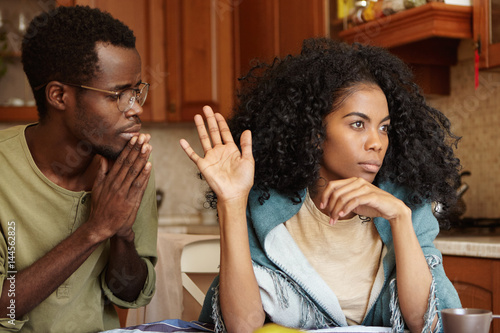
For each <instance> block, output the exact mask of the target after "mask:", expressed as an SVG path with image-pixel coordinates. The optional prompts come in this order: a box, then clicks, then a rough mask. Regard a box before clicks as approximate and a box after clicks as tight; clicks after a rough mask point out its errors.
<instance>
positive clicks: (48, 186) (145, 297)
mask: <svg viewBox="0 0 500 333" xmlns="http://www.w3.org/2000/svg"><path fill="white" fill-rule="evenodd" d="M28 126H29V125H28ZM26 127H27V126H16V127H12V128H9V129H6V130H2V131H0V227H1V230H2V236H3V237H0V283H3V281H4V280H5V279H8V283H7V284H6V287H8V288H9V292H12V293H13V294H15V288H16V285H15V274H14V273H10V272H14V271H21V270H23V269H24V268H26V267H29V266H30V265H31V264H33V263H34V262H35V261H36V260H38V259H40V258H41V257H42V256H43V255H44V254H46V253H47V252H49V251H50V250H51V249H52V248H54V247H55V246H56V245H57V244H59V243H60V242H61V241H62V240H64V239H66V238H67V237H68V236H69V235H70V234H71V233H73V232H74V231H75V230H76V229H77V228H78V227H79V226H81V225H82V224H83V223H85V221H87V219H88V216H89V213H90V204H91V200H90V196H91V192H85V191H82V192H73V191H69V190H66V189H64V188H62V187H60V186H58V185H56V184H54V183H53V182H51V181H50V180H49V179H48V178H47V177H45V176H44V175H43V174H42V172H41V171H40V170H39V169H38V167H37V166H36V164H35V162H34V160H33V158H32V156H31V154H30V151H29V149H28V145H27V143H26V138H25V135H24V131H25V128H26ZM55 149H56V148H55ZM157 226H158V215H157V210H156V196H155V185H154V175H153V174H152V175H151V178H150V181H149V184H148V187H147V190H146V193H145V194H144V197H143V200H142V203H141V207H140V208H139V212H138V214H137V219H136V221H135V223H134V226H133V229H134V232H135V245H136V249H137V252H138V254H139V256H140V257H141V258H143V260H144V261H145V262H146V264H147V267H148V278H147V280H146V283H145V285H144V288H143V290H142V292H141V293H140V295H139V297H138V298H137V300H136V301H135V302H132V303H130V302H125V301H123V300H120V299H118V298H117V297H115V296H114V295H113V294H112V292H111V291H110V290H109V288H108V287H107V285H106V282H105V277H104V275H105V273H104V272H105V267H106V264H107V261H108V256H109V241H107V242H105V243H103V244H101V245H100V246H99V247H98V248H97V249H96V250H95V251H94V252H93V253H92V254H91V255H90V257H89V258H88V259H87V260H86V261H85V262H84V263H83V264H82V265H81V266H80V267H79V268H78V269H77V270H76V271H75V272H74V273H73V274H72V275H71V276H70V277H69V278H68V279H67V280H66V281H65V282H64V283H63V284H62V285H61V286H60V287H59V288H58V289H57V290H56V291H54V292H53V293H52V294H51V295H50V296H49V297H48V298H47V299H45V300H44V301H43V302H42V303H40V304H39V305H38V306H37V307H36V308H35V309H33V310H32V311H31V312H29V313H28V314H27V315H25V316H24V317H23V318H20V319H19V320H15V321H13V320H12V319H11V318H0V331H7V332H9V331H13V332H16V331H19V330H20V332H57V333H63V332H71V333H74V332H97V331H102V330H107V329H112V328H117V327H118V326H119V322H118V316H117V314H116V311H115V309H114V307H113V303H114V304H116V305H118V306H120V307H125V308H137V307H141V306H144V305H146V304H148V303H149V301H150V300H151V298H152V296H153V293H154V289H155V271H154V264H156V260H157V258H156V239H157ZM13 277H14V278H13ZM1 289H2V284H0V292H1ZM11 296H13V297H10V299H14V300H15V295H11ZM11 302H12V301H11ZM13 304H14V305H13V306H11V305H10V309H9V311H10V313H13V312H15V303H13ZM13 324H15V325H13Z"/></svg>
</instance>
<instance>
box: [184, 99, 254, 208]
mask: <svg viewBox="0 0 500 333" xmlns="http://www.w3.org/2000/svg"><path fill="white" fill-rule="evenodd" d="M203 112H204V114H205V117H206V118H207V125H208V132H207V128H206V127H205V124H204V122H203V118H202V117H201V116H200V115H196V116H195V124H196V128H197V130H198V136H199V138H200V142H201V145H202V148H203V151H204V154H205V156H204V157H200V156H199V155H198V154H196V152H195V151H194V150H193V149H192V148H191V146H190V145H189V143H188V142H187V141H186V140H184V139H182V140H181V141H180V144H181V146H182V148H183V149H184V151H185V152H186V154H187V155H188V156H189V158H190V159H191V160H192V161H193V162H194V163H195V164H196V166H197V167H198V169H199V170H200V172H201V174H202V175H203V177H205V179H206V180H207V183H208V185H209V186H210V188H211V189H212V190H213V191H214V192H215V194H216V195H217V198H218V199H219V200H224V201H228V200H233V199H239V198H242V197H245V198H246V197H247V196H248V193H249V191H250V189H251V187H252V184H253V177H254V170H255V163H254V160H253V156H252V136H251V133H250V131H245V132H243V134H242V135H241V139H240V144H241V152H240V150H239V149H238V146H236V144H235V143H234V140H233V137H232V135H231V132H230V130H229V127H228V126H227V123H226V121H225V119H224V117H223V116H222V115H220V114H218V113H217V114H214V113H213V111H212V109H211V108H210V107H208V106H205V107H204V108H203ZM208 133H210V135H209V134H208Z"/></svg>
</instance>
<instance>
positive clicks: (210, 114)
mask: <svg viewBox="0 0 500 333" xmlns="http://www.w3.org/2000/svg"><path fill="white" fill-rule="evenodd" d="M203 113H204V114H205V118H207V126H208V131H209V132H210V138H211V139H212V144H213V145H214V146H217V145H220V144H221V143H222V139H221V130H220V129H219V124H218V122H217V119H216V118H215V114H214V111H213V110H212V108H211V107H210V106H207V105H205V106H204V107H203ZM210 148H211V147H210Z"/></svg>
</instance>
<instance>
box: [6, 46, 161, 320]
mask: <svg viewBox="0 0 500 333" xmlns="http://www.w3.org/2000/svg"><path fill="white" fill-rule="evenodd" d="M96 50H97V53H98V56H99V62H98V65H99V68H100V71H99V72H97V73H96V74H95V77H94V79H93V80H92V82H91V83H90V84H89V85H91V86H93V87H96V88H101V89H107V90H116V89H113V88H114V87H118V86H119V87H136V86H137V84H138V82H140V75H141V65H140V57H139V55H138V53H137V51H136V50H135V49H125V48H119V47H115V46H112V45H106V44H99V43H98V44H97V45H96ZM45 91H46V102H47V106H48V117H47V118H46V119H44V121H42V122H40V123H39V124H38V125H36V126H32V127H29V128H28V129H27V130H26V140H27V142H28V147H29V149H30V152H31V154H32V156H33V159H34V160H35V163H36V164H37V166H38V168H39V169H40V171H41V172H42V173H43V174H44V175H45V176H46V177H47V178H48V179H50V180H51V181H52V182H54V183H55V184H57V185H59V186H61V187H63V188H65V189H68V190H71V191H89V190H92V201H91V213H90V216H89V219H88V220H87V221H86V222H85V223H84V224H83V225H82V226H80V227H79V228H78V229H76V231H75V232H74V233H73V234H71V235H70V236H69V237H68V238H66V239H64V240H63V241H62V242H61V243H59V244H58V245H57V246H56V247H54V248H53V249H52V250H51V251H49V252H48V253H46V254H45V255H44V256H43V257H41V258H40V259H39V260H37V261H36V262H34V263H33V264H32V265H31V266H29V267H27V268H24V269H23V270H21V271H19V272H18V273H17V274H16V317H17V318H20V317H22V316H23V315H25V314H26V313H28V312H29V311H31V310H32V309H34V308H35V307H36V306H37V305H38V304H40V303H41V302H42V301H43V300H45V299H46V298H47V297H48V296H49V295H50V294H51V293H52V292H54V291H55V290H56V289H57V288H58V287H59V286H60V285H61V284H62V283H63V282H64V281H65V280H66V279H68V278H69V277H70V276H71V274H73V273H74V272H75V271H76V270H77V269H78V268H79V267H80V266H81V265H82V264H83V263H84V262H85V260H86V259H87V258H88V257H89V256H90V255H91V254H92V252H93V251H94V250H95V249H96V248H97V247H99V245H101V244H102V243H104V242H106V241H107V240H108V239H109V240H110V255H109V259H108V266H107V267H108V268H107V271H106V282H107V283H108V286H109V288H110V289H111V290H112V291H113V293H114V294H115V295H116V296H117V297H119V298H120V299H122V300H124V301H129V302H130V301H134V300H135V299H137V296H138V295H139V293H140V292H141V290H142V288H143V287H144V283H145V281H146V278H147V266H146V263H145V262H144V261H143V260H142V259H141V258H140V257H139V255H138V254H137V251H136V249H135V246H134V231H133V230H132V226H133V224H134V221H135V219H136V216H137V211H138V209H139V206H140V204H141V201H142V197H143V195H144V191H145V189H146V187H147V184H148V180H149V176H150V174H151V168H152V167H151V163H150V162H148V158H149V156H150V153H151V150H152V147H151V145H150V144H149V140H150V135H148V134H139V133H138V132H139V130H140V121H139V115H140V114H141V113H142V107H141V106H139V105H138V104H137V103H134V105H133V107H132V108H131V109H130V110H128V111H127V112H125V113H122V112H120V111H119V110H118V108H117V104H116V100H113V99H112V96H107V95H106V94H105V93H100V92H94V91H84V92H82V91H80V90H79V88H75V87H71V86H68V85H65V84H63V83H61V82H57V81H52V82H50V83H49V84H48V85H47V87H46V90H45ZM77 93H79V94H80V95H79V96H77ZM92 121H94V122H95V124H100V125H102V126H101V127H102V129H103V131H101V132H99V135H96V134H95V133H94V134H93V135H90V134H88V133H89V131H88V129H89V128H95V126H96V125H95V124H94V123H92ZM85 126H87V127H85ZM82 129H83V130H82ZM86 129H87V130H86ZM83 144H84V145H85V147H92V149H90V150H89V151H85V153H82V146H83ZM53 147H57V149H53ZM103 147H105V148H106V149H107V150H108V151H112V152H113V153H115V154H116V155H118V154H119V156H118V158H117V159H116V161H114V160H113V159H112V158H109V157H108V158H105V157H103V156H101V155H99V154H98V152H100V151H101V150H102V148H103ZM68 156H76V157H78V158H72V159H69V158H68ZM54 165H57V166H58V167H57V168H54ZM61 170H64V171H63V172H61ZM6 283H8V281H5V282H4V287H3V290H2V295H1V297H0V309H1V310H0V316H1V317H3V318H6V317H7V313H8V312H7V311H6V310H7V307H8V305H9V302H10V298H9V297H8V296H7V293H8V286H7V285H6Z"/></svg>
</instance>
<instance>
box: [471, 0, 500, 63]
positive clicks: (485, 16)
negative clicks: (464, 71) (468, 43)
mask: <svg viewBox="0 0 500 333" xmlns="http://www.w3.org/2000/svg"><path fill="white" fill-rule="evenodd" d="M473 36H474V41H475V42H476V47H477V48H478V51H479V68H482V69H486V68H492V67H498V66H500V0H473Z"/></svg>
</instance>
